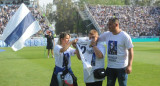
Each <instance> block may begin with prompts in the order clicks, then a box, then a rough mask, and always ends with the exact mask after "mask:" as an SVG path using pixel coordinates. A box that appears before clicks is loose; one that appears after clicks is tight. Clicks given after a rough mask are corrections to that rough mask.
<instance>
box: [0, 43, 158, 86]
mask: <svg viewBox="0 0 160 86" xmlns="http://www.w3.org/2000/svg"><path fill="white" fill-rule="evenodd" d="M1 49H4V50H6V51H4V52H0V86H49V84H50V80H51V76H52V73H53V68H54V66H55V64H54V63H55V62H54V59H52V58H49V59H48V58H47V55H46V56H44V47H25V48H23V49H22V50H20V51H18V52H14V51H12V49H11V48H1ZM105 66H107V59H106V61H105ZM72 70H73V72H74V73H75V75H76V76H77V78H78V84H79V86H85V84H84V82H83V70H82V63H81V61H79V60H78V59H77V58H76V56H75V57H73V58H72ZM159 80H160V42H145V43H134V61H133V71H132V73H131V74H130V75H129V79H128V86H160V81H159ZM106 83H107V81H106V80H105V81H104V82H103V86H106ZM116 86H118V84H117V83H116Z"/></svg>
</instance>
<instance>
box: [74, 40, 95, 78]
mask: <svg viewBox="0 0 160 86" xmlns="http://www.w3.org/2000/svg"><path fill="white" fill-rule="evenodd" d="M88 44H90V41H89V40H88V41H87V40H86V38H84V39H81V40H80V39H78V42H77V44H76V46H77V49H78V51H79V54H80V57H81V60H82V63H83V69H84V70H87V72H88V74H89V75H90V71H91V70H92V66H91V63H90V62H89V61H88V60H87V59H86V58H84V53H85V52H84V50H82V48H80V46H81V45H83V46H85V45H88Z"/></svg>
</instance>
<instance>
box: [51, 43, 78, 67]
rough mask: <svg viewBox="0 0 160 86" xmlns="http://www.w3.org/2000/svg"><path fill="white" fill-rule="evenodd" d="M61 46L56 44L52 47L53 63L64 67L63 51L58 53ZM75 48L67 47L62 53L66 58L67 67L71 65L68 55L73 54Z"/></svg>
mask: <svg viewBox="0 0 160 86" xmlns="http://www.w3.org/2000/svg"><path fill="white" fill-rule="evenodd" d="M61 48H62V46H60V45H56V46H55V47H54V57H55V65H56V66H58V67H60V68H64V63H63V62H64V59H63V53H60V49H61ZM74 52H75V49H73V48H71V47H69V48H68V49H67V50H66V51H65V52H64V55H65V56H67V58H68V68H70V67H71V59H70V57H71V56H73V55H74Z"/></svg>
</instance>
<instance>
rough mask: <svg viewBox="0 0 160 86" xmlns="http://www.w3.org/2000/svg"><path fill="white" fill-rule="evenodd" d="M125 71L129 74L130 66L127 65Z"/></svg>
mask: <svg viewBox="0 0 160 86" xmlns="http://www.w3.org/2000/svg"><path fill="white" fill-rule="evenodd" d="M125 72H126V73H127V74H130V73H131V72H132V66H127V67H126V70H125Z"/></svg>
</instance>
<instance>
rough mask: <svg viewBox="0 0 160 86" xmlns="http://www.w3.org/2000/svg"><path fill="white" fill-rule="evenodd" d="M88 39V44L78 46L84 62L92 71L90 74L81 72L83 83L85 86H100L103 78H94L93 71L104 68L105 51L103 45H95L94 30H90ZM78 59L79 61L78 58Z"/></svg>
mask: <svg viewBox="0 0 160 86" xmlns="http://www.w3.org/2000/svg"><path fill="white" fill-rule="evenodd" d="M89 39H90V40H92V41H91V42H90V43H89V44H81V45H80V44H79V46H80V48H81V49H82V54H83V56H84V58H85V60H87V62H89V63H90V64H91V66H92V70H91V71H90V72H88V71H87V70H85V69H84V70H83V72H84V82H85V83H86V86H102V81H103V80H104V79H105V78H101V79H97V78H95V77H94V74H93V71H94V70H95V69H99V68H104V58H105V53H106V49H105V47H104V45H102V44H100V43H97V40H98V32H97V31H96V30H91V31H90V32H89ZM78 59H81V58H80V56H78Z"/></svg>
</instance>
